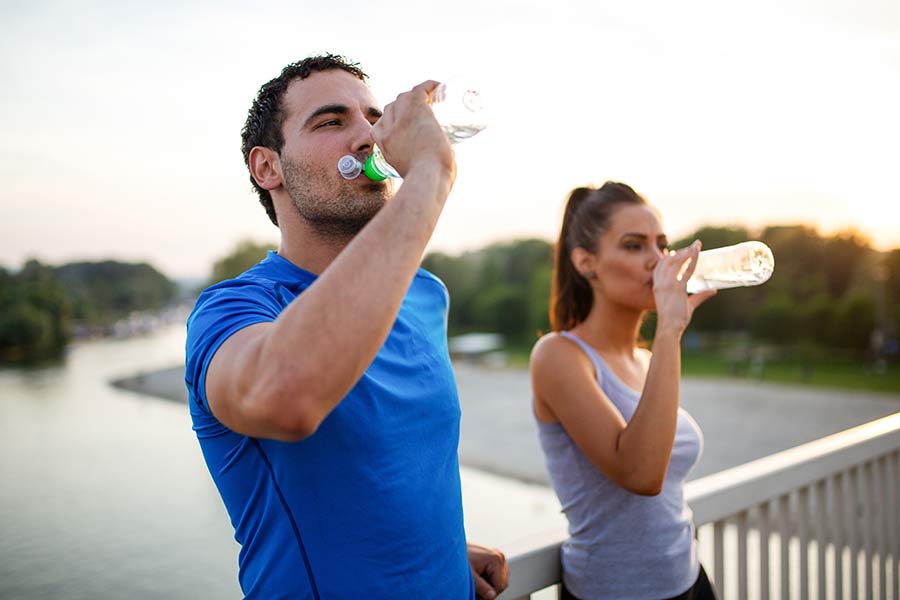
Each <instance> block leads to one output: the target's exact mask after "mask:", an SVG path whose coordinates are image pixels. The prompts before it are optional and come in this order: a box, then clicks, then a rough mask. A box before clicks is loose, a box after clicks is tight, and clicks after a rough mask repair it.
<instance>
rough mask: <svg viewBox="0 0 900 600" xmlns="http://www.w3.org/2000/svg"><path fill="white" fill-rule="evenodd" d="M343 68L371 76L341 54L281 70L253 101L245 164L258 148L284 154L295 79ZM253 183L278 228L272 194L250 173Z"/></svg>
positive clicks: (245, 130)
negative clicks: (287, 98) (287, 106)
mask: <svg viewBox="0 0 900 600" xmlns="http://www.w3.org/2000/svg"><path fill="white" fill-rule="evenodd" d="M333 69H341V70H342V71H346V72H348V73H350V74H351V75H353V76H354V77H357V78H359V79H360V80H362V81H365V80H366V78H367V77H368V75H366V74H365V72H364V71H363V70H362V69H361V68H360V67H359V63H355V62H351V61H349V60H347V59H346V58H345V57H343V56H340V55H337V54H330V53H328V54H322V55H317V56H310V57H308V58H304V59H303V60H301V61H297V62H295V63H291V64H289V65H288V66H286V67H285V68H284V69H282V70H281V74H280V75H279V76H278V77H276V78H275V79H273V80H271V81H269V82H268V83H266V84H265V85H263V86H262V87H261V88H259V92H257V94H256V98H255V99H254V100H253V106H251V107H250V110H249V111H248V112H247V120H246V122H244V128H243V129H242V130H241V152H242V153H243V154H244V164H246V165H247V168H248V169H249V168H250V150H252V149H253V148H254V147H255V146H264V147H266V148H269V149H271V150H274V151H275V152H278V153H280V152H281V149H282V148H283V147H284V134H283V132H282V130H281V127H282V125H284V119H285V116H286V115H285V111H284V106H283V105H282V102H283V99H284V93H285V92H286V91H287V88H288V86H289V85H290V84H291V82H292V81H294V80H295V79H306V78H307V77H309V76H310V75H311V74H312V73H315V72H318V71H330V70H333ZM250 183H252V184H253V187H254V188H255V189H256V193H257V194H259V202H260V204H262V205H263V208H265V209H266V214H268V215H269V218H270V219H271V220H272V223H274V224H275V226H276V227H277V226H278V218H277V217H276V215H275V206H274V205H273V204H272V195H271V194H270V193H269V192H268V190H264V189H263V188H261V187H260V186H259V184H257V183H256V180H255V179H253V174H252V173H251V174H250Z"/></svg>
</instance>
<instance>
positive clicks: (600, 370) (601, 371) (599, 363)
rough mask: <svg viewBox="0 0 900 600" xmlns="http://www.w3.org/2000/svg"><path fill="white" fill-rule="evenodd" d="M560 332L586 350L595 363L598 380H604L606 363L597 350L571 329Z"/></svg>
mask: <svg viewBox="0 0 900 600" xmlns="http://www.w3.org/2000/svg"><path fill="white" fill-rule="evenodd" d="M560 334H562V336H563V337H565V338H568V339H570V340H572V341H573V342H575V343H576V344H578V345H579V346H580V347H581V349H582V350H584V353H585V354H587V356H588V358H589V359H591V363H592V364H593V365H594V371H595V372H596V373H597V382H598V383H599V382H601V381H603V379H604V378H605V377H606V363H604V362H603V359H602V358H600V355H599V354H597V351H596V350H594V349H593V348H592V347H591V346H590V345H589V344H588V343H587V342H585V341H584V340H582V339H581V338H580V337H578V336H577V335H575V334H574V333H572V332H571V331H560Z"/></svg>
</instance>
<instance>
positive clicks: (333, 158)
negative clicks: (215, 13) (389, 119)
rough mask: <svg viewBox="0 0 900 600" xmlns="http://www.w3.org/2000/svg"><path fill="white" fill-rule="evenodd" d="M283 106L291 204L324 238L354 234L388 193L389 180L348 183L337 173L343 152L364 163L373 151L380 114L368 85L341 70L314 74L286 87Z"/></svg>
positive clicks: (285, 175)
mask: <svg viewBox="0 0 900 600" xmlns="http://www.w3.org/2000/svg"><path fill="white" fill-rule="evenodd" d="M283 106H284V109H285V113H286V117H285V121H284V124H283V125H282V132H283V134H284V147H283V148H282V150H281V153H280V162H281V168H282V175H283V181H284V188H285V190H286V191H287V193H288V195H289V196H290V198H291V200H292V201H293V204H294V206H295V207H296V209H297V211H298V212H299V213H300V216H301V217H303V218H304V219H305V220H306V221H308V222H309V223H311V224H313V225H314V226H315V227H316V229H317V230H319V231H321V232H322V233H324V234H336V235H353V234H356V233H358V232H359V230H360V229H362V227H363V226H364V225H365V224H366V223H368V222H369V220H370V219H371V218H372V217H373V216H375V214H376V213H377V212H378V211H379V210H380V209H381V207H382V206H384V203H385V202H386V201H387V199H388V198H389V197H390V195H391V191H392V184H391V183H388V182H387V181H385V182H373V181H370V180H369V179H367V178H366V177H365V176H360V177H357V178H356V179H354V180H350V181H348V180H346V179H344V178H343V177H341V175H340V174H339V173H338V170H337V163H338V160H339V159H340V158H341V157H342V156H344V155H345V154H352V155H354V156H356V157H357V159H359V160H361V161H364V160H365V159H366V157H367V156H368V155H369V154H371V153H372V146H373V143H374V142H373V141H372V137H371V130H372V125H374V123H375V122H376V121H377V120H378V118H379V117H380V116H381V111H380V110H379V109H378V105H377V103H376V102H375V98H374V97H373V96H372V93H371V92H370V91H369V87H368V86H367V85H366V84H365V83H364V82H362V81H361V80H359V79H357V78H356V77H354V76H353V75H351V74H350V73H347V72H345V71H342V70H339V69H336V70H329V71H320V72H315V73H313V74H311V75H310V76H309V77H307V78H306V79H296V80H294V81H293V82H292V83H291V84H290V86H288V89H287V91H286V92H285V95H284V99H283Z"/></svg>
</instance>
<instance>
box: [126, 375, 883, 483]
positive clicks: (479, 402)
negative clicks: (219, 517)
mask: <svg viewBox="0 0 900 600" xmlns="http://www.w3.org/2000/svg"><path fill="white" fill-rule="evenodd" d="M454 368H455V372H456V379H457V384H458V386H459V396H460V404H461V405H462V413H463V415H462V426H461V438H460V442H459V454H460V461H461V462H462V463H463V464H464V465H467V466H469V467H474V468H477V469H482V470H485V471H489V472H491V473H495V474H498V475H504V476H507V477H514V478H516V479H520V480H522V481H528V482H534V483H540V484H545V485H547V484H549V480H548V477H547V472H546V470H545V468H544V458H543V455H542V454H541V448H540V444H539V442H538V436H537V426H536V425H535V422H534V417H533V416H532V413H531V388H530V381H529V377H528V372H527V371H524V370H520V369H485V368H481V367H476V366H473V365H469V364H466V363H459V362H458V363H456V364H455V365H454ZM183 377H184V369H183V367H173V368H171V369H165V370H162V371H156V372H153V373H146V374H143V375H138V376H135V377H130V378H126V379H124V380H120V381H119V382H117V385H120V386H121V387H125V388H127V389H131V390H134V391H138V392H141V393H145V394H150V395H155V396H160V397H164V398H169V399H172V400H176V401H180V402H184V403H187V392H186V391H185V389H184V379H183ZM681 403H682V406H684V407H685V409H687V411H688V412H689V413H691V415H692V416H693V417H694V419H696V420H697V422H698V423H699V424H700V427H701V428H702V429H703V434H704V437H705V448H704V451H703V456H702V457H701V459H700V463H699V464H698V465H697V467H696V468H695V469H694V470H693V471H692V473H691V476H690V478H691V479H694V478H697V477H701V476H703V475H708V474H710V473H715V472H716V471H720V470H722V469H726V468H728V467H733V466H735V465H739V464H742V463H745V462H747V461H750V460H754V459H756V458H761V457H763V456H767V455H769V454H772V453H773V452H778V451H780V450H785V449H787V448H791V447H793V446H796V445H798V444H802V443H805V442H809V441H812V440H815V439H817V438H820V437H823V436H826V435H829V434H832V433H836V432H838V431H841V430H844V429H847V428H849V427H853V426H855V425H860V424H862V423H865V422H867V421H871V420H873V419H877V418H879V417H883V416H886V415H889V414H893V413H895V412H897V411H900V395H888V394H875V393H867V392H849V391H840V390H838V391H836V390H823V389H817V388H805V387H796V386H787V385H779V384H772V383H759V382H747V381H739V380H721V379H715V380H714V379H708V380H707V379H686V380H684V381H683V382H682V389H681Z"/></svg>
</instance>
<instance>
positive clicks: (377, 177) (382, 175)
mask: <svg viewBox="0 0 900 600" xmlns="http://www.w3.org/2000/svg"><path fill="white" fill-rule="evenodd" d="M376 156H377V154H370V155H369V158H367V159H366V164H364V165H363V174H364V175H365V176H366V177H368V178H369V179H371V180H372V181H384V180H385V179H387V178H388V177H390V175H389V174H388V173H386V172H385V171H384V170H383V169H382V168H381V165H380V164H379V162H381V161H379V160H378V159H376V158H375V157H376Z"/></svg>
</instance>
